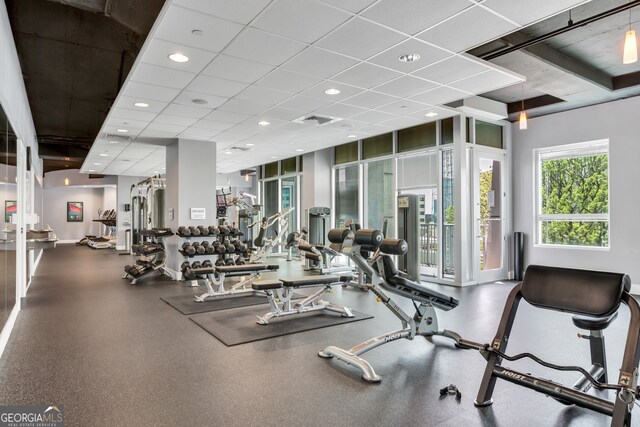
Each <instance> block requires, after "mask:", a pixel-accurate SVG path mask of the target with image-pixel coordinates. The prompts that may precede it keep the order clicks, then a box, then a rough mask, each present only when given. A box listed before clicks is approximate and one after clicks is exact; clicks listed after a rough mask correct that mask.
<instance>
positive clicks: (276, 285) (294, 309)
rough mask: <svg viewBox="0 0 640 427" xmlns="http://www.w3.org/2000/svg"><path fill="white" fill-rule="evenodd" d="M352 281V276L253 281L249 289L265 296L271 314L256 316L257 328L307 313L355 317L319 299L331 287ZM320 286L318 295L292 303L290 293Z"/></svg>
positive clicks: (348, 311)
mask: <svg viewBox="0 0 640 427" xmlns="http://www.w3.org/2000/svg"><path fill="white" fill-rule="evenodd" d="M350 280H351V276H341V277H338V276H306V277H300V278H295V279H279V280H260V281H256V282H253V283H252V284H251V287H252V288H253V290H256V291H263V292H265V293H266V294H267V298H268V300H269V305H270V306H271V311H270V312H269V313H267V314H265V315H264V316H257V317H258V323H259V324H260V325H267V324H268V323H269V320H271V319H273V318H274V317H284V316H291V315H294V314H300V313H308V312H310V311H318V310H327V311H332V312H335V313H340V314H342V316H343V317H354V314H353V313H352V312H351V309H350V308H348V307H343V306H339V305H335V304H332V303H330V302H328V301H324V300H321V299H320V298H322V296H323V295H324V294H326V293H328V292H330V291H331V288H332V287H333V286H334V285H342V284H343V283H345V282H348V281H350ZM318 286H322V289H319V290H318V291H317V292H314V293H313V294H311V295H309V296H308V297H306V298H304V299H302V300H300V301H298V302H296V303H295V304H294V303H293V302H292V301H291V298H292V296H293V290H294V289H297V288H310V287H318Z"/></svg>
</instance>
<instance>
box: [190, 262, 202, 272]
mask: <svg viewBox="0 0 640 427" xmlns="http://www.w3.org/2000/svg"><path fill="white" fill-rule="evenodd" d="M201 267H202V264H201V263H200V261H194V262H193V264H191V269H192V270H195V269H196V268H201Z"/></svg>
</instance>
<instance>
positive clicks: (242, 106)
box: [218, 99, 267, 115]
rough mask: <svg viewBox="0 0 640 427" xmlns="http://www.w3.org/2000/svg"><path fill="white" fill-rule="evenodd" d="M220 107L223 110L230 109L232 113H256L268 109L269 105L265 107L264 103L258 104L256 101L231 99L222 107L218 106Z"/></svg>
mask: <svg viewBox="0 0 640 427" xmlns="http://www.w3.org/2000/svg"><path fill="white" fill-rule="evenodd" d="M218 109H219V110H222V111H229V112H231V113H240V114H249V115H254V114H258V113H260V112H262V111H264V110H266V109H267V107H265V106H264V105H263V104H257V103H255V102H250V101H243V100H240V99H230V100H228V101H227V102H225V103H224V104H222V105H221V106H220V107H218Z"/></svg>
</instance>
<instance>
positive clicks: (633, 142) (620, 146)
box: [512, 97, 640, 284]
mask: <svg viewBox="0 0 640 427" xmlns="http://www.w3.org/2000/svg"><path fill="white" fill-rule="evenodd" d="M639 109H640V97H635V98H629V99H625V100H620V101H616V102H611V103H607V104H600V105H595V106H591V107H586V108H581V109H578V110H572V111H567V112H563V113H558V114H553V115H549V116H544V117H540V118H535V119H530V120H529V129H528V130H526V131H520V130H518V129H517V126H518V125H517V123H515V124H514V125H513V145H512V147H513V184H514V185H513V195H514V198H513V211H514V228H513V229H514V231H522V232H524V233H525V234H526V246H525V251H526V253H525V265H528V264H543V265H553V266H562V267H575V268H584V269H593V270H608V271H616V272H621V273H627V274H629V275H630V276H631V280H632V282H633V283H634V284H640V263H639V262H638V260H639V259H640V244H639V243H638V239H639V238H640V221H639V220H638V212H640V195H639V194H638V184H639V183H640V167H639V163H640V140H639V136H638V135H640V120H638V110H639ZM598 139H609V178H610V182H609V200H610V205H609V210H610V221H611V222H610V236H609V237H610V246H611V249H610V250H609V251H602V250H587V249H556V248H541V247H534V245H533V244H534V219H533V218H534V185H533V179H534V165H533V162H534V159H533V150H534V149H536V148H542V147H551V146H555V145H564V144H571V143H577V142H586V141H593V140H598Z"/></svg>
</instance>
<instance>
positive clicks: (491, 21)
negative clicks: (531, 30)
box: [418, 6, 518, 52]
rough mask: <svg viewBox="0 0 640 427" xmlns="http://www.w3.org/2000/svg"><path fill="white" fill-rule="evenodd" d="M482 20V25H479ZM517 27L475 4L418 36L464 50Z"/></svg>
mask: <svg viewBox="0 0 640 427" xmlns="http://www.w3.org/2000/svg"><path fill="white" fill-rule="evenodd" d="M480 22H481V23H482V25H478V23H480ZM463 28H473V31H461V29H463ZM517 28H518V27H516V26H515V25H513V24H512V23H510V22H508V21H506V20H504V19H502V18H499V17H498V16H496V15H494V14H493V13H491V12H488V11H486V10H484V9H483V8H481V7H479V6H474V7H472V8H470V9H467V10H465V11H464V12H462V13H461V14H459V15H457V16H455V17H453V18H451V19H449V20H447V21H444V22H443V23H441V24H439V25H437V26H435V27H432V28H431V29H429V30H427V31H425V32H423V33H420V34H419V35H418V38H420V39H422V40H425V41H427V42H429V43H432V44H435V45H436V46H440V47H442V48H445V49H449V50H450V51H452V52H463V51H467V50H469V49H471V48H473V47H475V46H478V45H481V44H483V43H486V42H488V41H490V40H494V39H496V38H498V37H500V36H502V35H504V34H507V33H510V32H512V31H515V30H516V29H517Z"/></svg>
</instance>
